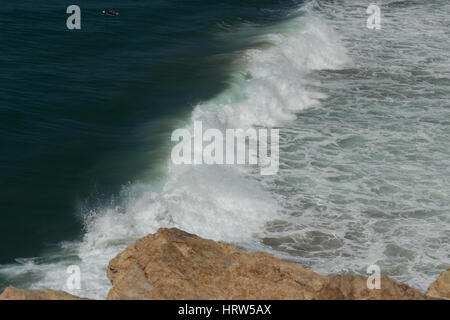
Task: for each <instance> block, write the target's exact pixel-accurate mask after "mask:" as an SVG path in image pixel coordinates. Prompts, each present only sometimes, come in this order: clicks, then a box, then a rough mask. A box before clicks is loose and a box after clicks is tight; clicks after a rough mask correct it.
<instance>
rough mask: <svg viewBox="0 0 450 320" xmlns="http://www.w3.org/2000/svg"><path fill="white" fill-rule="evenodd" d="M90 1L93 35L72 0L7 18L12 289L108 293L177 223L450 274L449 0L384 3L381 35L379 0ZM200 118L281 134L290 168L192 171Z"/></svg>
mask: <svg viewBox="0 0 450 320" xmlns="http://www.w3.org/2000/svg"><path fill="white" fill-rule="evenodd" d="M112 3H113V4H112ZM77 4H78V5H79V6H80V7H81V10H82V29H81V30H77V31H69V30H67V28H66V26H65V19H66V17H67V15H66V14H65V9H66V8H65V7H64V6H62V5H61V4H60V3H58V2H57V1H42V2H40V4H35V3H33V2H32V1H22V2H21V3H20V4H18V3H9V4H5V5H3V6H2V9H1V11H0V23H1V25H0V27H1V30H2V31H1V33H0V40H1V43H2V50H1V51H0V70H1V72H0V84H1V85H0V133H1V134H0V145H1V151H2V152H1V153H0V177H1V179H0V191H1V192H0V199H1V201H0V212H1V216H0V289H3V288H4V287H6V286H7V285H9V284H12V285H15V286H19V287H23V288H54V289H62V290H67V291H71V292H73V293H74V294H77V295H82V296H88V297H93V298H105V296H106V293H107V291H108V289H109V288H110V283H109V281H108V279H107V278H106V271H105V270H106V266H107V264H108V262H109V260H110V259H111V258H113V257H114V256H115V255H116V254H117V253H119V252H120V251H121V250H123V249H124V248H125V247H126V246H127V245H129V244H130V243H132V242H133V241H134V240H136V239H137V238H139V237H142V236H144V235H146V234H148V233H152V232H155V231H156V230H157V229H158V228H159V227H171V226H175V227H179V228H181V229H183V230H186V231H188V232H193V233H196V234H198V235H200V236H203V237H207V238H211V239H215V240H222V241H227V242H231V243H233V244H235V245H236V246H238V247H240V248H243V249H246V250H250V251H266V252H270V253H272V254H274V255H275V256H277V257H279V258H282V259H284V260H287V261H292V262H297V263H300V264H302V265H304V266H305V267H308V268H312V269H313V270H315V271H316V272H319V273H322V274H326V275H331V274H336V273H351V274H361V275H366V269H367V267H368V266H370V265H372V264H377V265H379V266H380V268H381V273H382V274H383V275H389V276H390V277H392V278H394V279H396V280H399V281H403V282H405V283H407V284H409V285H411V286H413V287H415V288H417V289H419V290H421V291H424V290H425V289H426V288H427V286H428V285H429V284H430V283H431V282H432V281H433V280H434V279H435V278H436V277H437V276H438V275H439V274H440V273H441V272H442V271H443V270H445V269H446V268H448V267H450V255H449V254H450V215H449V213H450V212H449V211H450V203H449V202H450V200H449V199H450V169H449V168H450V167H449V164H450V120H449V119H450V64H449V61H450V59H449V58H450V42H449V41H448V40H449V35H448V34H449V30H450V25H449V21H450V3H449V2H448V1H446V0H435V1H426V2H424V1H414V0H411V1H387V0H385V1H379V2H378V5H379V6H380V8H381V29H380V30H371V29H368V28H367V27H366V20H367V17H368V15H367V13H366V8H367V6H368V5H369V4H370V1H364V0H354V1H350V0H341V1H338V0H336V1H319V0H313V1H282V0H278V1H275V0H272V1H269V0H267V1H256V0H255V1H232V0H227V1H217V2H212V1H194V0H183V1H181V0H180V1H175V0H170V1H114V2H111V1H100V0H95V1H92V0H91V1H77ZM112 5H114V6H113V9H115V10H118V11H120V16H119V17H105V16H102V15H101V14H100V11H101V10H103V9H105V7H108V8H110V7H111V6H112ZM195 120H201V121H202V122H203V124H204V126H205V127H211V128H218V129H225V128H249V127H272V128H278V129H279V130H280V170H279V172H278V174H277V175H274V176H261V175H259V171H258V170H256V169H255V168H253V167H246V166H189V165H186V166H175V165H173V164H172V163H171V161H170V152H171V147H172V146H173V144H172V143H171V141H170V135H171V132H172V131H173V130H174V129H176V128H191V127H192V123H193V121H195ZM70 265H78V266H79V267H80V270H81V289H80V290H70V289H69V288H67V285H66V280H67V278H68V276H69V275H68V273H67V267H68V266H70Z"/></svg>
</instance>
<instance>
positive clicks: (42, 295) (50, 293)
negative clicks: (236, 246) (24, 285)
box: [0, 287, 89, 300]
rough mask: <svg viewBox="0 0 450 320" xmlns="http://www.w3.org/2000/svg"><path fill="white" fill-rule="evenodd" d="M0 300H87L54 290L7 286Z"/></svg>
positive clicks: (0, 295)
mask: <svg viewBox="0 0 450 320" xmlns="http://www.w3.org/2000/svg"><path fill="white" fill-rule="evenodd" d="M0 300H89V299H87V298H80V297H77V296H74V295H71V294H69V293H67V292H64V291H56V290H50V289H45V290H23V289H17V288H14V287H8V288H6V289H5V291H3V293H2V294H0Z"/></svg>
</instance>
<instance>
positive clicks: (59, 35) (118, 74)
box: [0, 0, 297, 264]
mask: <svg viewBox="0 0 450 320" xmlns="http://www.w3.org/2000/svg"><path fill="white" fill-rule="evenodd" d="M71 4H77V5H79V6H80V7H81V19H82V20H81V30H68V29H67V28H66V19H67V17H68V15H67V14H66V8H67V6H68V5H71ZM295 5H297V2H294V1H281V0H278V1H277V0H267V1H261V0H258V1H256V0H253V1H241V0H227V1H206V0H203V1H199V0H178V1H175V0H170V1H168V0H164V1H154V0H152V1H101V0H95V1H93V0H89V1H70V2H61V1H39V2H36V1H31V0H25V1H20V2H19V1H2V5H1V7H0V30H1V31H0V43H1V44H2V45H1V50H0V150H1V152H0V214H1V215H0V264H4V263H10V262H13V261H14V259H15V258H18V257H34V256H39V254H40V252H41V251H42V250H45V248H47V247H49V246H52V245H54V244H56V243H58V242H60V241H63V240H72V239H76V238H79V237H80V236H81V235H82V219H80V216H79V213H80V212H81V211H83V210H85V209H86V208H89V207H90V206H97V205H100V204H101V203H103V202H108V201H111V199H113V198H114V195H115V194H117V192H118V191H119V190H120V188H121V187H122V186H123V185H124V184H127V183H129V182H132V181H136V180H138V179H139V178H140V175H141V174H142V173H143V172H144V171H146V172H154V174H155V176H154V177H152V178H153V179H155V180H157V179H159V178H160V179H163V175H164V170H156V169H155V170H154V171H152V168H153V167H155V168H156V167H157V166H158V165H159V163H160V161H161V160H162V159H167V154H168V152H169V151H168V150H167V148H164V143H163V142H166V141H168V139H169V137H170V132H171V131H172V130H173V128H174V126H175V125H176V123H177V119H183V117H184V116H185V115H186V114H188V113H189V112H190V111H191V109H192V106H193V105H195V103H197V102H198V101H201V100H205V99H208V98H209V97H211V96H213V95H214V94H216V93H217V92H219V91H220V90H223V88H224V87H225V86H226V85H227V69H228V68H229V64H230V63H231V62H232V60H233V57H232V55H229V54H227V53H231V52H235V51H236V50H239V49H244V48H248V47H250V46H256V45H258V43H255V42H253V43H248V42H247V41H246V39H245V38H239V37H236V36H235V35H229V36H228V35H227V30H228V28H229V27H230V26H233V25H236V24H254V25H255V26H258V25H267V24H271V23H275V22H276V21H278V20H280V19H282V18H283V17H284V15H285V14H286V10H287V9H289V8H292V7H293V6H295ZM105 8H111V9H115V10H118V11H119V12H120V16H119V17H108V16H103V15H101V14H100V12H101V10H103V9H105ZM218 34H222V35H223V36H221V37H217V35H218ZM143 126H145V128H146V129H145V132H143V131H142V130H140V128H142V127H143ZM159 175H160V177H159Z"/></svg>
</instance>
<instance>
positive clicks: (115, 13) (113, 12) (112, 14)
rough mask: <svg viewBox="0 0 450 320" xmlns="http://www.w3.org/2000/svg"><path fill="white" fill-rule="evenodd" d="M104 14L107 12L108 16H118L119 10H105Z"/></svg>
mask: <svg viewBox="0 0 450 320" xmlns="http://www.w3.org/2000/svg"><path fill="white" fill-rule="evenodd" d="M102 14H106V15H108V16H118V15H119V12H118V11H114V10H103V11H102Z"/></svg>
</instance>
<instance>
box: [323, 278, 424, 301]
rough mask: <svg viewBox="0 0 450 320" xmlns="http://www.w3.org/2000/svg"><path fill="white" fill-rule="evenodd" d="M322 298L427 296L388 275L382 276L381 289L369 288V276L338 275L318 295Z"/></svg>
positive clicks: (404, 298)
mask: <svg viewBox="0 0 450 320" xmlns="http://www.w3.org/2000/svg"><path fill="white" fill-rule="evenodd" d="M317 299H320V300H423V299H425V296H424V295H423V294H421V293H420V292H418V291H417V290H414V289H413V288H411V287H409V286H407V285H406V284H404V283H399V282H397V281H394V280H392V279H390V278H388V277H384V276H383V277H381V279H380V289H368V287H367V278H364V277H361V276H352V275H338V276H334V277H331V278H330V281H329V283H328V285H327V286H326V287H325V288H324V290H322V292H321V293H320V294H319V295H318V297H317Z"/></svg>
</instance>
